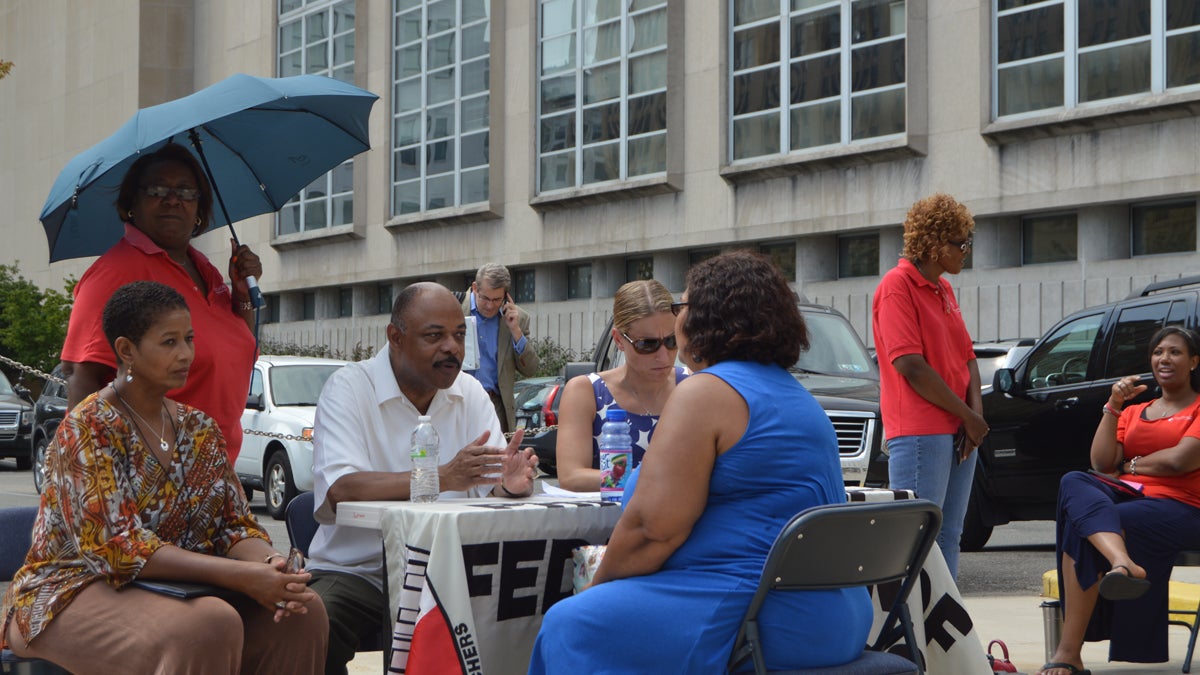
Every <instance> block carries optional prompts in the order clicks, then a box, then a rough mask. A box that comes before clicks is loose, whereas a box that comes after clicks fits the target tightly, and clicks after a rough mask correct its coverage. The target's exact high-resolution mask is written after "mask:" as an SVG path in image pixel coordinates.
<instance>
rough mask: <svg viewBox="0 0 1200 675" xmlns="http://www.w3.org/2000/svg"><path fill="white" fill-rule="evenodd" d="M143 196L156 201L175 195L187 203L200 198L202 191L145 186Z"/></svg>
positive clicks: (163, 186)
mask: <svg viewBox="0 0 1200 675" xmlns="http://www.w3.org/2000/svg"><path fill="white" fill-rule="evenodd" d="M142 194H144V195H146V196H147V197H154V198H155V199H166V198H167V197H169V196H170V195H175V196H176V197H178V198H179V199H180V200H182V201H185V202H194V201H196V200H197V199H199V198H200V190H199V189H197V188H170V187H167V186H165V185H143V186H142Z"/></svg>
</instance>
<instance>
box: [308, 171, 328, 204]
mask: <svg viewBox="0 0 1200 675" xmlns="http://www.w3.org/2000/svg"><path fill="white" fill-rule="evenodd" d="M326 182H327V180H326V176H324V175H322V176H317V179H316V180H314V181H313V182H311V183H309V184H308V186H306V187H305V188H304V192H303V197H304V199H306V200H308V199H321V198H323V197H325V196H326V195H327V194H328V193H327V192H326V188H327V186H326Z"/></svg>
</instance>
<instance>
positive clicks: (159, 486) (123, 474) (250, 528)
mask: <svg viewBox="0 0 1200 675" xmlns="http://www.w3.org/2000/svg"><path fill="white" fill-rule="evenodd" d="M177 410H178V418H177V419H176V420H175V427H176V429H178V435H177V436H176V439H175V440H176V446H175V451H174V456H173V457H172V461H171V466H170V467H169V468H165V467H163V466H162V464H160V463H159V461H158V460H157V459H156V458H155V457H154V453H152V452H150V450H149V449H148V448H147V447H146V445H145V443H144V439H143V438H142V437H141V436H140V434H139V433H138V432H137V431H136V428H135V425H133V424H132V423H131V422H130V421H129V420H128V419H127V418H126V417H124V416H123V415H122V414H121V412H120V409H119V408H116V407H114V406H113V405H112V404H110V403H109V402H107V401H105V400H104V399H102V398H100V397H99V394H92V395H91V396H89V397H88V398H87V399H85V400H84V401H83V402H82V403H80V404H79V405H78V406H77V407H76V408H75V409H74V410H72V411H71V413H70V414H69V415H67V417H66V419H64V420H63V422H62V424H61V425H60V426H59V428H58V433H57V435H56V437H55V442H56V444H57V446H58V448H59V450H58V452H54V453H48V454H47V458H46V460H47V461H46V485H45V489H44V492H43V494H42V503H41V508H40V509H39V511H38V516H37V520H36V521H35V522H34V526H33V547H32V548H30V550H29V554H28V556H26V558H25V565H24V566H23V567H22V568H21V569H20V570H18V571H17V573H16V575H15V576H14V577H13V580H12V583H11V584H10V585H9V587H8V591H7V592H6V593H5V595H4V604H3V608H4V609H3V611H4V614H3V616H4V622H3V625H2V626H0V642H2V641H3V636H4V635H5V634H6V632H7V629H8V622H9V621H14V620H15V621H16V622H17V626H18V627H19V628H20V630H21V634H22V635H24V636H25V639H26V640H28V641H32V640H33V639H34V638H36V637H37V635H38V634H39V633H41V631H42V630H43V629H44V628H45V627H46V626H47V625H48V624H49V623H50V622H51V621H53V620H54V617H55V615H57V614H58V613H59V612H61V611H62V610H63V609H64V608H65V607H67V605H69V604H70V603H71V600H72V599H73V598H74V597H75V596H76V595H77V594H78V593H79V592H80V591H81V590H82V589H83V588H84V587H86V586H87V585H88V584H90V583H92V582H94V581H98V580H103V581H104V582H105V583H107V584H108V585H109V586H112V587H113V588H117V589H119V588H121V587H122V586H124V585H125V584H127V583H129V582H130V581H132V580H133V579H134V578H136V577H137V575H138V573H139V572H140V571H141V569H142V565H144V564H145V563H146V560H147V559H149V558H150V556H151V555H153V554H154V552H155V551H157V550H158V549H159V548H160V547H162V546H167V545H172V546H178V547H180V548H183V549H186V550H189V551H195V552H198V553H207V554H210V555H218V556H222V555H225V554H226V553H227V552H228V551H229V549H230V548H232V547H233V545H234V544H236V543H237V542H239V541H241V540H243V539H247V538H251V537H256V538H259V539H265V540H267V541H270V537H268V536H267V534H266V533H265V532H264V531H263V530H262V529H261V528H259V526H258V523H257V522H255V520H254V516H253V515H252V514H251V513H250V506H249V503H248V502H247V501H246V495H245V493H244V492H242V487H241V484H240V483H239V481H238V480H237V476H236V475H235V474H234V472H233V468H232V466H230V464H229V463H228V461H227V459H226V454H225V440H224V438H223V437H222V436H221V432H220V430H219V429H218V427H217V424H216V422H214V421H213V419H212V418H211V417H209V416H208V415H206V414H205V413H204V412H202V411H200V410H198V409H196V408H193V407H191V406H187V405H184V404H177Z"/></svg>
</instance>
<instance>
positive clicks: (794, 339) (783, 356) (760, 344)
mask: <svg viewBox="0 0 1200 675" xmlns="http://www.w3.org/2000/svg"><path fill="white" fill-rule="evenodd" d="M687 294H688V299H687V314H686V315H685V318H684V322H683V332H684V334H685V335H687V341H688V351H689V352H690V353H691V355H692V357H693V358H695V359H697V360H700V361H705V362H707V363H709V364H713V363H720V362H721V361H731V360H733V361H755V362H757V363H776V364H779V365H780V366H783V367H784V368H789V367H791V366H792V365H794V364H795V363H796V360H797V359H799V358H800V352H801V351H803V350H806V349H808V327H807V326H805V325H804V317H802V316H800V308H799V307H797V306H796V293H795V292H794V291H793V290H792V289H791V287H790V286H788V282H787V280H786V279H784V278H783V273H782V272H780V271H779V268H778V267H777V266H776V265H775V264H774V263H773V262H771V259H770V258H768V257H766V256H764V255H762V254H759V253H754V252H751V251H731V252H729V253H723V254H721V255H718V256H715V257H713V258H709V259H708V260H705V261H703V262H700V263H697V264H696V265H695V266H694V267H692V268H691V269H690V270H688V274H687Z"/></svg>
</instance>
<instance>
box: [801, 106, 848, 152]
mask: <svg viewBox="0 0 1200 675" xmlns="http://www.w3.org/2000/svg"><path fill="white" fill-rule="evenodd" d="M841 110H842V104H841V102H840V101H828V102H826V103H818V104H816V105H808V106H804V107H801V108H794V109H793V110H792V114H791V118H792V120H791V122H792V126H791V135H792V139H791V140H792V150H803V149H805V148H815V147H818V146H822V145H833V144H835V143H840V142H841V140H842V116H841Z"/></svg>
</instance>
